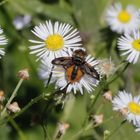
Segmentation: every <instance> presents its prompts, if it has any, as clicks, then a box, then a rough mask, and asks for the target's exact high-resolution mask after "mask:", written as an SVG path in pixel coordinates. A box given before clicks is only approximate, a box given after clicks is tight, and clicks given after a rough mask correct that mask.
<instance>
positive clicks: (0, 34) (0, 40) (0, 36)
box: [0, 28, 7, 58]
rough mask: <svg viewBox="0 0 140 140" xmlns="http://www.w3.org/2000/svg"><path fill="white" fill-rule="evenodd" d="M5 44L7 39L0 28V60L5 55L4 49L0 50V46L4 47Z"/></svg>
mask: <svg viewBox="0 0 140 140" xmlns="http://www.w3.org/2000/svg"><path fill="white" fill-rule="evenodd" d="M6 44H7V39H6V38H5V36H4V35H3V30H2V29H1V28H0V58H1V56H3V55H4V54H5V52H4V48H1V45H6Z"/></svg>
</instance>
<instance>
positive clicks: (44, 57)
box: [30, 21, 99, 94]
mask: <svg viewBox="0 0 140 140" xmlns="http://www.w3.org/2000/svg"><path fill="white" fill-rule="evenodd" d="M32 32H33V34H34V35H36V36H37V37H38V38H40V41H36V40H30V42H32V43H34V44H35V45H33V46H30V50H31V54H36V56H37V57H38V59H37V60H40V59H41V62H42V64H41V66H40V68H39V75H40V77H41V79H44V81H45V84H46V85H47V84H48V83H54V82H55V83H56V87H58V88H59V89H60V90H64V89H65V90H66V92H71V91H73V92H74V93H76V92H77V91H80V92H81V93H82V94H83V89H86V90H87V92H92V90H93V87H94V86H96V85H97V84H98V82H99V78H97V77H99V76H97V75H98V71H97V68H96V65H97V64H98V61H97V60H95V59H94V58H93V57H91V56H90V55H86V51H85V49H84V48H82V47H81V46H82V44H81V37H80V36H79V31H78V30H77V29H74V28H73V27H72V26H71V25H69V24H65V23H64V24H63V23H59V22H55V23H54V24H53V23H52V22H51V21H46V23H45V24H40V25H39V26H35V28H34V29H33V30H32ZM76 53H77V54H76ZM53 60H54V61H56V62H55V63H54V64H52V61H53ZM96 76H97V77H96Z"/></svg>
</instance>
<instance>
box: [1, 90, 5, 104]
mask: <svg viewBox="0 0 140 140" xmlns="http://www.w3.org/2000/svg"><path fill="white" fill-rule="evenodd" d="M4 99H5V97H4V92H3V91H2V90H0V102H3V101H4Z"/></svg>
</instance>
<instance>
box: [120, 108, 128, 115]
mask: <svg viewBox="0 0 140 140" xmlns="http://www.w3.org/2000/svg"><path fill="white" fill-rule="evenodd" d="M119 112H120V113H121V115H122V116H124V117H125V116H127V114H128V108H127V107H124V108H122V109H120V110H119Z"/></svg>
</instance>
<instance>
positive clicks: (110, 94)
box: [103, 90, 112, 101]
mask: <svg viewBox="0 0 140 140" xmlns="http://www.w3.org/2000/svg"><path fill="white" fill-rule="evenodd" d="M103 97H104V99H105V100H107V101H112V92H111V90H109V91H107V92H105V93H104V95H103Z"/></svg>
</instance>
